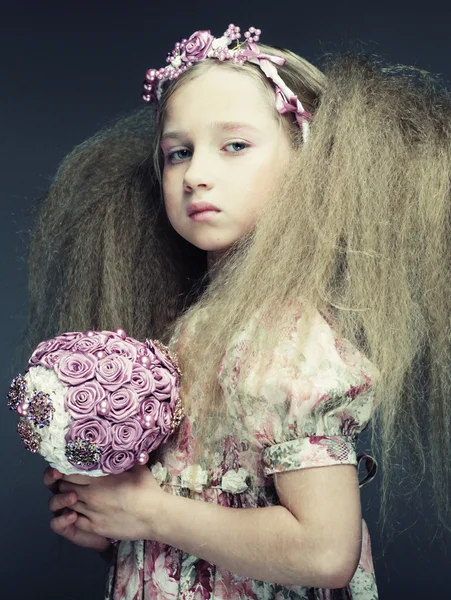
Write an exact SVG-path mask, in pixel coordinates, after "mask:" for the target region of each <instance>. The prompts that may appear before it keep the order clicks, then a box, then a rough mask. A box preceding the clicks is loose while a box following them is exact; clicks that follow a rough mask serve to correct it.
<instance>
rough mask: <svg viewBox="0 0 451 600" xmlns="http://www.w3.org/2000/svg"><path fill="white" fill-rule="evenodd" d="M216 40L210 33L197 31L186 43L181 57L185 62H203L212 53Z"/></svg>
mask: <svg viewBox="0 0 451 600" xmlns="http://www.w3.org/2000/svg"><path fill="white" fill-rule="evenodd" d="M214 39H215V38H214V37H213V36H212V35H211V33H210V32H209V31H205V30H203V31H196V32H195V33H193V35H192V36H190V38H189V39H188V40H187V41H186V42H185V45H184V47H183V50H182V52H181V54H180V57H181V59H182V61H183V62H196V61H199V60H203V59H204V58H205V57H206V56H207V54H208V53H209V51H210V48H211V45H212V43H213V40H214Z"/></svg>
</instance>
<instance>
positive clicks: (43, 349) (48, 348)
mask: <svg viewBox="0 0 451 600" xmlns="http://www.w3.org/2000/svg"><path fill="white" fill-rule="evenodd" d="M59 349H60V345H59V342H58V339H57V338H54V339H51V340H45V341H44V342H41V343H40V344H39V345H38V346H37V347H36V349H35V351H34V352H33V354H32V355H31V356H30V359H29V361H28V365H29V366H35V365H41V364H42V357H43V356H44V355H45V354H48V353H49V352H55V351H57V350H59Z"/></svg>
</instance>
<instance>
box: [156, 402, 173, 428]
mask: <svg viewBox="0 0 451 600" xmlns="http://www.w3.org/2000/svg"><path fill="white" fill-rule="evenodd" d="M171 424H172V410H171V406H170V404H169V402H161V404H160V410H159V412H158V418H157V425H158V427H159V428H160V429H161V433H164V434H166V433H169V432H170V430H171Z"/></svg>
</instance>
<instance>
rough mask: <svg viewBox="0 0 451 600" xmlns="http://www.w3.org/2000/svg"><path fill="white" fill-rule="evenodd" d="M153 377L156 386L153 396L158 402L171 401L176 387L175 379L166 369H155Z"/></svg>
mask: <svg viewBox="0 0 451 600" xmlns="http://www.w3.org/2000/svg"><path fill="white" fill-rule="evenodd" d="M152 375H153V380H154V385H155V390H154V392H153V394H152V395H153V396H154V397H155V398H156V399H157V400H162V401H163V402H164V401H165V400H166V401H168V400H170V398H171V390H172V388H173V386H174V377H173V376H171V374H170V373H168V371H167V370H166V369H165V368H164V367H162V366H161V367H153V368H152Z"/></svg>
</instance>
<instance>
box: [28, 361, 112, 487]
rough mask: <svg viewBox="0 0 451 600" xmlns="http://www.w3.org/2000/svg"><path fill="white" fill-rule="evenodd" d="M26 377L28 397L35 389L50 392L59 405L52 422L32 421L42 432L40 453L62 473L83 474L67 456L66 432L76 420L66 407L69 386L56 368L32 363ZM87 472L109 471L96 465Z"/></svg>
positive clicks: (31, 395)
mask: <svg viewBox="0 0 451 600" xmlns="http://www.w3.org/2000/svg"><path fill="white" fill-rule="evenodd" d="M24 379H25V381H26V385H27V397H29V398H30V399H31V398H32V397H33V395H34V393H35V392H44V393H47V394H48V395H49V396H50V398H51V399H52V402H53V406H54V408H55V412H54V413H53V419H52V420H51V421H50V424H49V425H46V426H44V427H35V426H34V424H33V423H31V422H30V421H28V422H29V423H30V425H31V426H32V428H33V429H34V431H35V432H37V433H39V435H40V436H41V439H42V441H41V443H40V445H39V454H41V455H42V456H43V458H44V459H45V460H46V461H47V462H48V463H49V464H50V466H51V467H53V468H55V469H58V470H59V471H60V472H61V473H65V474H66V475H71V474H80V471H79V470H78V469H76V468H75V467H74V466H73V465H71V463H70V462H69V461H68V460H67V458H66V440H65V436H66V433H67V431H68V430H69V425H70V423H71V422H72V417H71V415H70V414H69V413H68V412H66V410H65V407H64V395H65V393H66V389H67V388H66V387H65V386H64V385H63V384H62V383H61V382H60V380H59V379H58V377H57V375H56V373H55V372H54V371H53V370H51V369H46V368H45V367H41V366H38V365H37V366H34V367H31V368H30V369H29V371H28V373H26V375H25V376H24ZM84 474H86V475H89V476H92V477H96V476H99V475H100V476H101V475H105V473H104V472H103V471H102V470H101V469H95V470H93V471H89V472H86V473H84Z"/></svg>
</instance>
